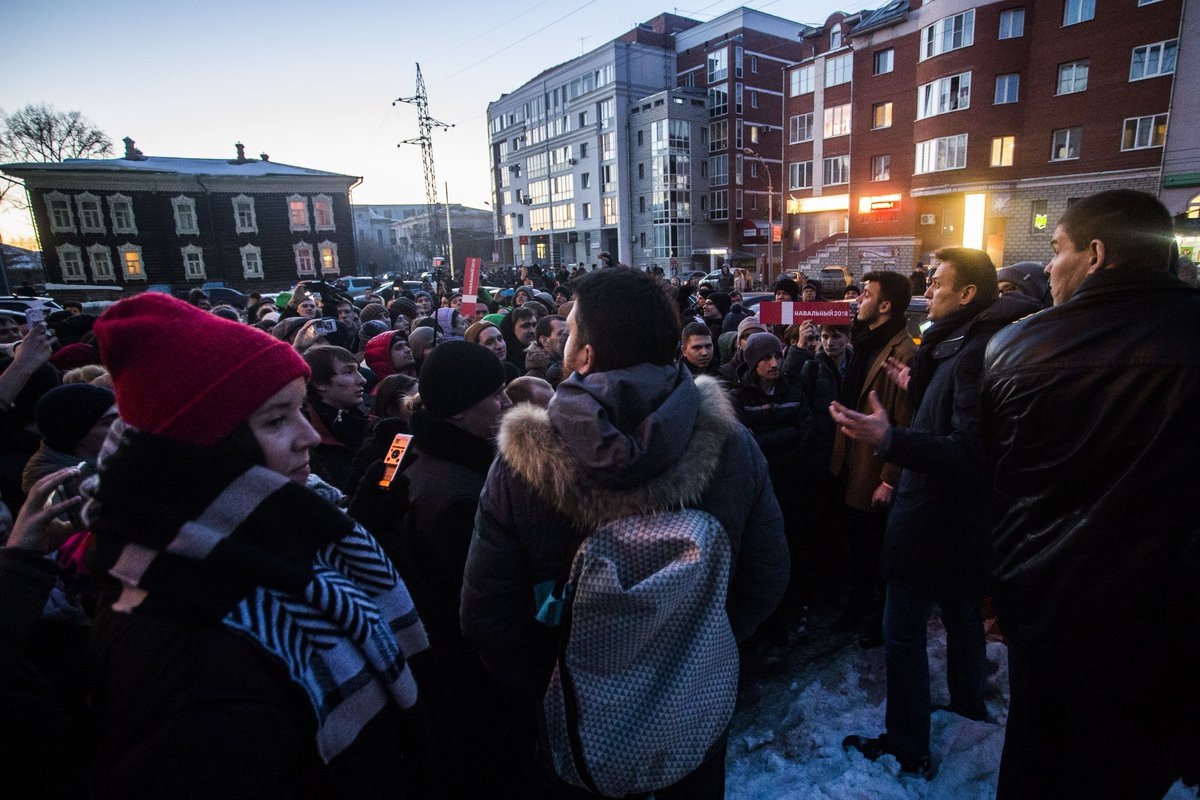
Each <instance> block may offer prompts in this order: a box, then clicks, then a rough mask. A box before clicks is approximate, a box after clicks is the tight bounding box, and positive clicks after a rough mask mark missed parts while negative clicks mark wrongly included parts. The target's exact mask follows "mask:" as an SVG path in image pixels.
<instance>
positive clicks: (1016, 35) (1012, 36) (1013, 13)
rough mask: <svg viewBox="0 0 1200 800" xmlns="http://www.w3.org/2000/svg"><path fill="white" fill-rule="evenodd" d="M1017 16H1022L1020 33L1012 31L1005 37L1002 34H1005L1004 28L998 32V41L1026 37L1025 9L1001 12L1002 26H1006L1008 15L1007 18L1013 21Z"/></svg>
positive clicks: (1007, 9)
mask: <svg viewBox="0 0 1200 800" xmlns="http://www.w3.org/2000/svg"><path fill="white" fill-rule="evenodd" d="M1017 14H1020V15H1021V31H1020V33H1013V32H1012V31H1011V29H1010V30H1009V33H1008V35H1007V36H1003V35H1002V34H1003V33H1004V30H1003V28H1002V29H1001V30H999V31H997V33H996V39H997V40H999V41H1005V40H1006V39H1020V38H1022V37H1024V36H1025V9H1024V8H1006V9H1005V10H1003V11H1001V12H1000V25H1004V20H1005V16H1006V15H1008V17H1007V18H1008V19H1012V18H1013V17H1015V16H1016V15H1017Z"/></svg>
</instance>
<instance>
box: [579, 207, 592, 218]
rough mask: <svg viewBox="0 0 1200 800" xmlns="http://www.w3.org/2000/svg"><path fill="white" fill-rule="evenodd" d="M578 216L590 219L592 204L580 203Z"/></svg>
mask: <svg viewBox="0 0 1200 800" xmlns="http://www.w3.org/2000/svg"><path fill="white" fill-rule="evenodd" d="M579 217H580V219H591V218H592V204H591V203H582V204H581V205H580V206H579Z"/></svg>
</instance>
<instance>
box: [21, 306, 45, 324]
mask: <svg viewBox="0 0 1200 800" xmlns="http://www.w3.org/2000/svg"><path fill="white" fill-rule="evenodd" d="M45 321H46V306H44V305H42V304H41V303H36V304H34V305H32V306H30V307H29V308H27V309H25V323H26V324H27V325H29V327H31V328H32V327H33V326H34V325H37V324H38V323H39V322H45Z"/></svg>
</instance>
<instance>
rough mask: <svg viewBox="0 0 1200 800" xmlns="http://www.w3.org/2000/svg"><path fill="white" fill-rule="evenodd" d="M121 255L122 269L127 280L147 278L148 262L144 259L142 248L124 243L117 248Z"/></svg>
mask: <svg viewBox="0 0 1200 800" xmlns="http://www.w3.org/2000/svg"><path fill="white" fill-rule="evenodd" d="M117 252H118V253H120V257H121V269H122V270H123V271H124V273H125V280H127V281H144V280H146V264H145V262H144V261H143V260H142V248H141V247H139V246H137V245H135V244H123V245H121V246H120V247H118V248H117Z"/></svg>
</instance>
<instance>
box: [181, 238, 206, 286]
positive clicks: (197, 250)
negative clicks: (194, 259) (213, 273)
mask: <svg viewBox="0 0 1200 800" xmlns="http://www.w3.org/2000/svg"><path fill="white" fill-rule="evenodd" d="M179 254H180V255H181V256H182V257H183V278H184V280H188V281H202V280H206V279H207V277H208V276H207V273H206V272H205V269H204V248H202V247H197V246H196V245H194V244H189V245H187V246H186V247H181V248H179ZM192 254H195V255H198V256H200V274H198V275H193V274H192V273H190V272H188V256H189V255H192Z"/></svg>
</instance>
